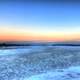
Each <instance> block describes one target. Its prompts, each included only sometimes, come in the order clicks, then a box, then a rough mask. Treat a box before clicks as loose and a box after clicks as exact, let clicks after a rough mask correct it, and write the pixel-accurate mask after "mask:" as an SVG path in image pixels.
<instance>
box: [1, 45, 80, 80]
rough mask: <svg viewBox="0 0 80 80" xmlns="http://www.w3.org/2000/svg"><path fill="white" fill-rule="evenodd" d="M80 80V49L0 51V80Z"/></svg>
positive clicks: (37, 47) (43, 47)
mask: <svg viewBox="0 0 80 80" xmlns="http://www.w3.org/2000/svg"><path fill="white" fill-rule="evenodd" d="M59 79H60V80H80V47H79V46H78V47H77V46H75V47H70V46H29V47H21V48H20V47H19V48H11V49H9V48H8V49H6V48H4V49H0V80H59Z"/></svg>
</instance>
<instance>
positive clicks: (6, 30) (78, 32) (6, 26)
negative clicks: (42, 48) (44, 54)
mask: <svg viewBox="0 0 80 80" xmlns="http://www.w3.org/2000/svg"><path fill="white" fill-rule="evenodd" d="M66 40H80V5H79V4H78V3H61V2H56V3H55V2H52V3H45V2H44V3H43V2H41V3H39V2H37V3H36V2H33V3H32V2H10V3H8V2H2V3H0V41H66Z"/></svg>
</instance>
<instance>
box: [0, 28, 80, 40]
mask: <svg viewBox="0 0 80 80" xmlns="http://www.w3.org/2000/svg"><path fill="white" fill-rule="evenodd" d="M79 36H80V34H70V33H60V32H53V33H52V32H51V33H50V32H49V33H48V32H41V33H40V32H36V31H28V30H22V29H14V28H11V29H10V28H8V29H7V28H2V29H0V41H68V40H80V37H79Z"/></svg>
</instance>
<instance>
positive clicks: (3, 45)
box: [0, 43, 80, 47]
mask: <svg viewBox="0 0 80 80" xmlns="http://www.w3.org/2000/svg"><path fill="white" fill-rule="evenodd" d="M10 46H80V44H73V43H0V47H10Z"/></svg>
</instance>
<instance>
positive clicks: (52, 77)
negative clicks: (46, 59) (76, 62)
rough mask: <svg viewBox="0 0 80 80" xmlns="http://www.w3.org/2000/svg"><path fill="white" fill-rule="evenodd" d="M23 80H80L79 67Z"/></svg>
mask: <svg viewBox="0 0 80 80" xmlns="http://www.w3.org/2000/svg"><path fill="white" fill-rule="evenodd" d="M24 80H80V66H77V67H70V68H68V69H62V70H61V69H59V70H55V71H54V72H50V71H49V72H46V73H43V74H39V75H35V76H32V77H30V78H28V79H27V78H26V79H24Z"/></svg>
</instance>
